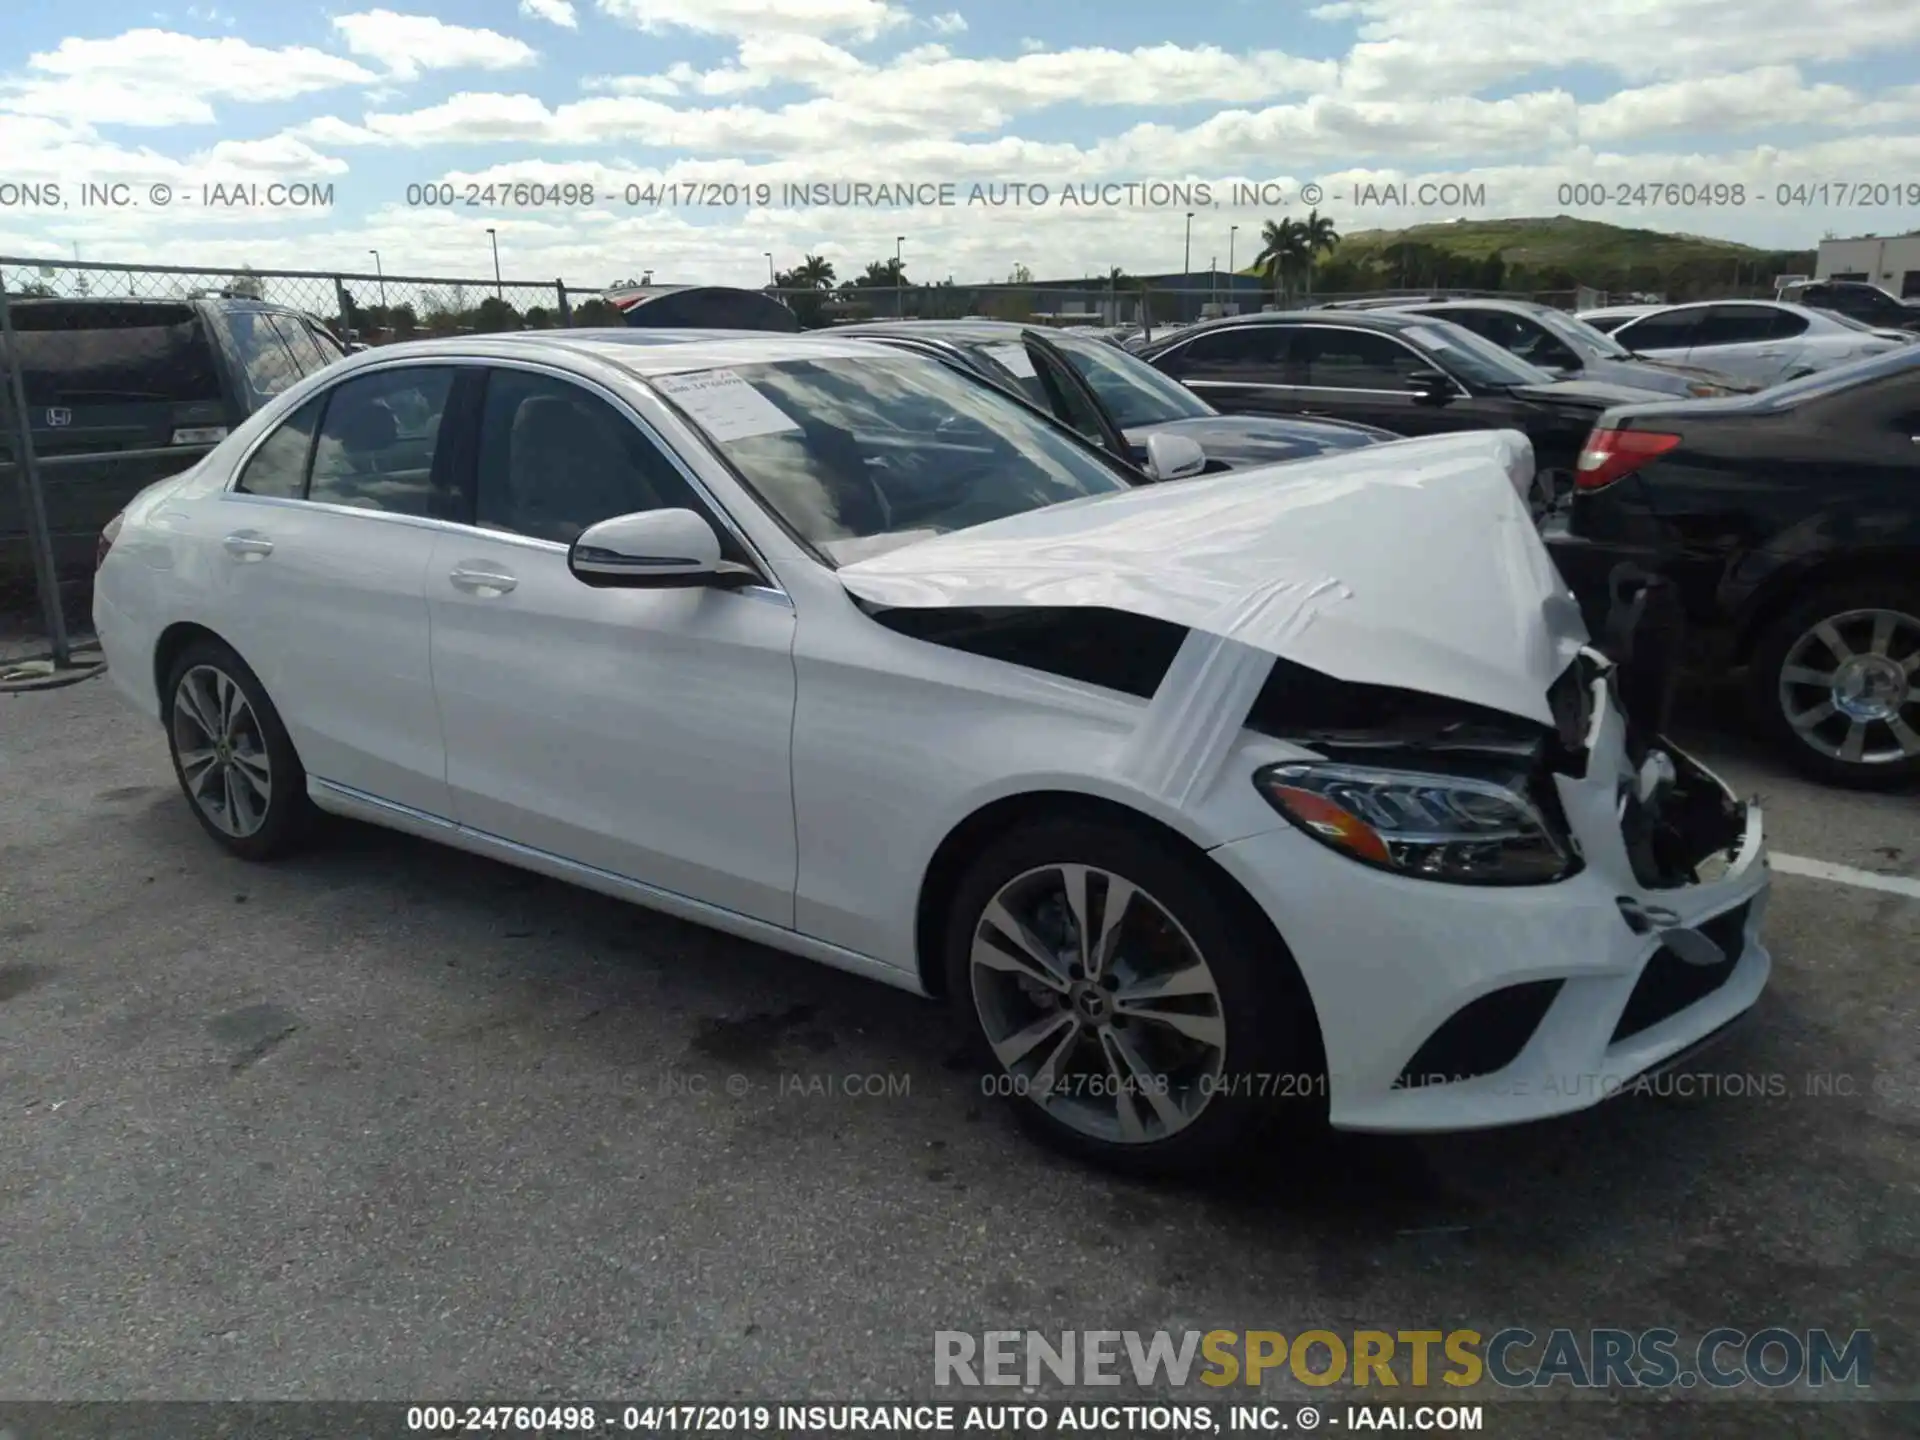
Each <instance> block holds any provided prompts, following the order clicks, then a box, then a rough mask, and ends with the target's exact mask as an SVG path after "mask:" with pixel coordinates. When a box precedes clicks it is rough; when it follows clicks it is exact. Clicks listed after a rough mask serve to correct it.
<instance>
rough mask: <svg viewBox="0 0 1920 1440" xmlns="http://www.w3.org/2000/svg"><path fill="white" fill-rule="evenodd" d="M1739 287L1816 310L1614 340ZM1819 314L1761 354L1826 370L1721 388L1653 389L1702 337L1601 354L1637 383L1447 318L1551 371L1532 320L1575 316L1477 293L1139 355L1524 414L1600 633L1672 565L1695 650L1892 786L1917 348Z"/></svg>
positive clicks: (1796, 731)
mask: <svg viewBox="0 0 1920 1440" xmlns="http://www.w3.org/2000/svg"><path fill="white" fill-rule="evenodd" d="M1743 308H1753V309H1756V310H1760V311H1762V312H1764V313H1766V314H1768V315H1775V316H1785V317H1787V318H1789V319H1792V320H1795V321H1796V322H1797V321H1798V320H1799V319H1801V318H1803V317H1804V316H1806V315H1812V314H1813V312H1808V311H1805V310H1804V307H1799V306H1794V305H1791V304H1781V305H1770V306H1769V305H1758V304H1755V305H1753V306H1751V307H1747V306H1746V305H1745V304H1744V302H1743V304H1742V305H1725V306H1723V305H1721V304H1719V303H1717V302H1716V303H1712V304H1708V305H1700V306H1677V307H1666V308H1663V309H1660V310H1657V311H1651V312H1649V313H1648V314H1647V315H1646V316H1645V317H1644V318H1642V319H1637V320H1632V321H1629V322H1628V323H1626V324H1624V325H1622V326H1621V327H1620V329H1618V330H1616V331H1615V332H1614V333H1615V335H1616V336H1619V337H1621V338H1622V340H1623V343H1624V340H1625V338H1626V337H1629V336H1630V335H1631V334H1632V333H1633V332H1634V331H1635V330H1638V329H1640V327H1642V326H1647V325H1655V324H1658V323H1660V322H1663V321H1665V320H1666V319H1667V318H1668V317H1677V319H1676V320H1675V322H1674V323H1676V324H1680V325H1685V326H1690V327H1693V326H1697V327H1699V328H1700V331H1701V333H1702V334H1703V335H1704V336H1706V337H1708V338H1710V337H1711V336H1712V335H1713V334H1714V333H1715V332H1714V331H1712V330H1711V329H1710V328H1708V327H1710V326H1711V325H1713V324H1714V323H1717V322H1716V318H1715V317H1716V315H1717V313H1718V312H1720V311H1722V310H1740V309H1743ZM1454 316H1459V317H1460V320H1461V322H1462V323H1450V321H1451V320H1452V317H1454ZM1827 318H1828V319H1833V318H1835V317H1827ZM1819 320H1820V317H1818V316H1815V317H1814V319H1813V320H1810V321H1808V325H1807V330H1806V331H1805V332H1803V333H1801V334H1800V335H1798V336H1796V337H1795V338H1793V339H1790V340H1788V341H1786V342H1783V344H1782V346H1781V347H1780V348H1781V350H1782V355H1781V356H1770V357H1762V358H1764V359H1766V360H1767V362H1768V363H1779V362H1782V361H1785V360H1787V359H1788V358H1789V357H1791V356H1795V355H1797V356H1798V357H1799V359H1800V361H1801V362H1805V361H1807V360H1808V359H1809V358H1810V357H1811V356H1812V355H1813V353H1814V352H1815V351H1816V349H1818V350H1820V353H1819V355H1818V359H1819V360H1820V362H1821V363H1820V368H1818V369H1816V370H1814V371H1813V372H1812V373H1811V374H1808V375H1805V376H1803V377H1801V378H1798V379H1794V380H1790V381H1787V382H1785V383H1776V384H1772V385H1769V386H1766V387H1764V388H1757V387H1756V386H1754V385H1753V384H1751V383H1749V384H1748V385H1746V386H1744V387H1738V388H1737V389H1736V387H1735V386H1734V385H1732V384H1727V385H1723V386H1720V387H1719V388H1721V389H1722V390H1725V391H1727V392H1729V393H1726V394H1724V395H1722V396H1721V397H1719V398H1688V397H1686V396H1683V395H1676V394H1672V393H1669V394H1664V395H1663V394H1658V393H1655V391H1654V389H1653V388H1652V387H1653V385H1655V384H1661V385H1665V386H1666V387H1667V388H1668V389H1669V390H1671V389H1672V388H1673V380H1672V377H1676V376H1677V377H1682V378H1683V379H1684V383H1685V387H1686V389H1688V390H1693V389H1695V382H1694V381H1693V379H1692V378H1690V376H1689V372H1687V371H1683V370H1677V369H1673V368H1672V366H1673V364H1674V361H1675V360H1677V359H1680V358H1684V359H1687V360H1697V359H1700V358H1702V354H1701V352H1702V351H1703V350H1707V349H1711V348H1712V347H1710V346H1703V345H1691V344H1690V345H1685V346H1674V347H1661V348H1662V349H1665V350H1666V351H1667V354H1668V355H1669V356H1671V357H1673V358H1672V359H1664V360H1663V359H1661V358H1660V355H1659V350H1656V351H1655V355H1654V358H1653V359H1652V360H1651V361H1649V360H1646V359H1644V358H1643V355H1642V352H1641V351H1639V350H1635V351H1634V352H1633V359H1631V360H1613V359H1612V357H1607V358H1608V360H1609V362H1610V363H1609V365H1608V368H1606V369H1603V370H1601V371H1600V373H1601V374H1607V375H1626V376H1629V377H1633V378H1635V379H1638V380H1644V381H1645V382H1646V383H1645V384H1644V385H1636V386H1635V387H1633V388H1631V389H1630V388H1627V387H1625V386H1621V385H1601V384H1598V383H1595V382H1593V381H1586V380H1581V381H1566V380H1556V379H1555V378H1554V376H1553V375H1550V374H1547V373H1546V372H1543V371H1541V370H1539V369H1538V368H1537V367H1535V366H1533V365H1531V364H1529V363H1528V362H1527V361H1526V360H1524V359H1522V358H1520V356H1519V355H1516V354H1514V353H1512V350H1509V349H1501V348H1499V347H1498V346H1496V345H1494V344H1491V343H1490V342H1488V341H1487V340H1485V339H1483V338H1481V335H1480V334H1475V333H1472V332H1471V331H1469V330H1467V329H1464V328H1462V324H1463V323H1464V322H1466V321H1472V322H1473V324H1474V326H1475V328H1476V329H1478V330H1479V331H1481V332H1482V333H1483V334H1484V333H1488V332H1491V333H1493V334H1495V335H1497V336H1498V337H1499V338H1501V339H1502V340H1504V341H1505V342H1506V343H1507V344H1508V345H1509V346H1511V347H1512V348H1513V349H1514V350H1520V351H1523V352H1529V353H1532V354H1535V355H1544V356H1545V357H1546V358H1550V359H1553V360H1555V361H1558V362H1560V365H1559V369H1560V371H1561V373H1565V372H1566V371H1567V370H1569V369H1570V368H1571V367H1570V366H1569V365H1567V363H1566V361H1567V358H1568V357H1567V355H1566V354H1563V353H1561V352H1559V351H1555V350H1551V349H1547V348H1545V346H1546V340H1545V337H1556V338H1558V337H1559V336H1561V335H1562V334H1563V333H1564V332H1565V331H1566V330H1568V329H1571V327H1572V326H1574V325H1575V324H1577V322H1573V321H1566V322H1564V324H1559V323H1556V322H1554V321H1553V320H1551V319H1549V318H1548V317H1545V316H1539V315H1534V314H1530V313H1529V310H1528V307H1524V306H1518V305H1511V304H1506V303H1502V302H1492V301H1477V300H1476V301H1451V302H1438V303H1415V304H1414V305H1413V306H1412V307H1411V309H1408V310H1389V309H1385V308H1374V309H1369V310H1364V311H1327V310H1315V311H1306V312H1301V313H1297V314H1272V315H1258V316H1247V317H1243V318H1237V319H1234V320H1226V321H1219V322H1215V323H1213V324H1209V325H1204V326H1198V327H1195V328H1194V329H1192V330H1189V331H1187V332H1184V333H1183V334H1181V335H1179V336H1177V337H1174V338H1173V339H1170V340H1168V341H1166V342H1164V343H1161V344H1158V345H1155V346H1152V347H1149V348H1148V349H1147V350H1146V351H1145V352H1144V355H1145V358H1146V359H1148V360H1149V361H1150V362H1151V363H1152V364H1154V365H1156V366H1159V367H1160V368H1162V369H1164V370H1165V371H1166V372H1167V373H1168V374H1170V375H1172V376H1175V377H1177V378H1179V379H1180V380H1182V381H1183V382H1185V383H1186V384H1188V385H1190V386H1192V387H1193V388H1195V389H1196V390H1198V391H1199V392H1200V393H1202V394H1203V395H1205V396H1206V397H1207V399H1208V400H1209V402H1210V403H1212V404H1213V405H1215V406H1216V407H1218V408H1220V409H1222V410H1226V411H1238V412H1245V413H1248V414H1257V415H1264V416H1270V417H1275V418H1278V417H1282V416H1286V415H1294V416H1305V417H1313V418H1320V417H1337V418H1343V419H1354V420H1361V421H1365V422H1367V423H1370V424H1374V425H1378V426H1380V427H1383V428H1386V429H1389V430H1392V431H1395V432H1396V433H1399V434H1403V435H1418V434H1431V433H1435V432H1437V431H1445V430H1462V429H1480V428H1490V427H1512V428H1515V429H1519V430H1521V431H1523V432H1524V433H1526V434H1527V436H1528V438H1529V439H1530V440H1531V441H1532V442H1533V447H1534V452H1535V456H1536V459H1537V462H1538V464H1539V465H1540V466H1541V467H1543V469H1549V470H1551V471H1561V470H1562V468H1563V467H1565V470H1564V473H1565V474H1566V475H1567V476H1568V477H1569V478H1570V479H1571V482H1572V483H1571V486H1570V490H1569V493H1568V494H1567V496H1566V499H1567V500H1568V501H1569V502H1570V503H1569V504H1568V505H1567V506H1565V507H1563V508H1561V509H1560V510H1559V512H1558V513H1556V514H1555V515H1553V516H1552V517H1551V518H1549V519H1548V520H1547V521H1546V531H1547V536H1548V540H1549V544H1550V549H1551V553H1552V554H1553V556H1554V559H1555V561H1556V563H1557V564H1558V565H1559V568H1560V569H1561V570H1562V572H1563V574H1564V575H1565V578H1566V579H1567V581H1568V582H1569V584H1570V585H1571V587H1572V588H1573V590H1574V592H1575V594H1576V595H1577V597H1578V598H1579V600H1580V603H1581V606H1582V609H1583V610H1584V611H1585V612H1586V616H1587V620H1588V624H1589V627H1590V628H1591V629H1593V630H1594V631H1595V633H1601V632H1602V631H1603V629H1604V626H1605V623H1606V617H1607V616H1608V615H1609V614H1611V613H1613V612H1614V609H1615V606H1616V604H1618V603H1619V601H1620V599H1621V595H1620V588H1621V584H1622V577H1637V578H1636V580H1635V583H1636V584H1643V583H1644V581H1645V580H1646V579H1647V578H1648V577H1654V578H1657V579H1659V580H1662V581H1665V582H1667V583H1668V584H1670V586H1671V587H1672V591H1673V593H1674V598H1675V600H1676V601H1677V605H1678V609H1679V612H1680V614H1679V618H1680V620H1681V621H1682V622H1683V624H1684V628H1685V631H1686V641H1685V652H1684V658H1685V661H1686V663H1687V665H1688V668H1690V669H1691V670H1693V671H1694V672H1696V673H1698V674H1700V675H1703V676H1707V677H1716V678H1717V677H1722V676H1728V675H1737V676H1739V677H1740V678H1741V679H1742V680H1743V682H1744V684H1745V685H1746V687H1747V694H1748V695H1749V696H1750V698H1751V701H1752V704H1753V706H1754V711H1755V714H1756V715H1757V716H1758V717H1759V718H1760V720H1761V723H1762V725H1763V726H1764V727H1765V729H1766V730H1767V731H1768V733H1769V734H1770V735H1772V737H1773V738H1774V739H1775V741H1776V742H1777V743H1778V745H1779V747H1780V750H1781V753H1782V754H1783V755H1784V756H1785V757H1786V758H1787V759H1789V760H1790V761H1792V762H1793V763H1795V764H1797V765H1798V766H1800V767H1801V768H1802V769H1804V770H1807V771H1808V772H1810V773H1812V774H1814V775H1816V776H1818V777H1820V778H1821V779H1824V780H1827V781H1830V782H1836V783H1842V784H1852V785H1902V784H1906V783H1909V782H1911V781H1913V780H1915V779H1920V578H1916V577H1920V347H1917V346H1914V345H1912V344H1909V343H1907V340H1906V339H1902V338H1894V337H1892V336H1881V335H1877V334H1874V333H1871V332H1864V331H1862V330H1859V329H1857V328H1855V327H1854V326H1853V322H1844V323H1836V324H1834V325H1831V326H1827V325H1825V324H1824V323H1816V322H1818V321H1819ZM1527 322H1532V323H1527ZM1536 325H1537V327H1538V328H1537V329H1536V328H1535V326H1536ZM1658 333H1660V334H1667V333H1669V332H1665V331H1662V332H1658ZM1730 348H1735V349H1737V348H1739V347H1738V346H1734V347H1730ZM1567 350H1568V352H1571V353H1572V354H1573V355H1575V356H1576V358H1580V359H1581V365H1580V368H1579V369H1578V370H1577V371H1574V372H1573V373H1576V374H1579V375H1582V376H1584V375H1587V374H1589V373H1592V371H1593V366H1594V361H1592V360H1589V359H1586V358H1584V356H1581V355H1580V352H1578V351H1575V350H1574V348H1573V345H1572V344H1571V343H1567ZM1715 358H1718V357H1717V355H1716V357H1715ZM1738 363H1740V362H1736V364H1738ZM1615 367H1617V368H1615ZM1693 373H1696V374H1697V373H1705V372H1693ZM1655 376H1658V377H1660V378H1659V379H1657V380H1656V379H1654V378H1653V377H1655Z"/></svg>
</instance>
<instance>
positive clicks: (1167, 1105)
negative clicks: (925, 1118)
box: [944, 817, 1327, 1173]
mask: <svg viewBox="0 0 1920 1440" xmlns="http://www.w3.org/2000/svg"><path fill="white" fill-rule="evenodd" d="M1116 900H1118V903H1119V905H1120V909H1119V910H1118V911H1117V912H1115V911H1114V904H1115V902H1116ZM1076 917H1077V918H1076ZM1016 932H1020V933H1016ZM944 941H945V960H946V974H947V985H948V994H949V996H950V997H951V998H952V1001H953V1003H954V1005H955V1007H956V1009H957V1010H958V1012H959V1014H960V1017H961V1023H962V1024H963V1025H964V1027H965V1029H966V1031H967V1033H968V1038H969V1041H970V1043H971V1045H972V1047H973V1049H974V1050H975V1052H976V1053H977V1055H978V1058H979V1060H980V1063H981V1066H982V1068H983V1070H984V1076H983V1081H982V1083H983V1087H984V1088H985V1089H986V1091H987V1092H988V1093H990V1094H997V1095H1001V1096H1004V1097H1005V1098H1006V1099H1007V1100H1008V1101H1009V1103H1011V1104H1012V1106H1013V1107H1014V1114H1015V1115H1016V1117H1017V1118H1018V1119H1019V1121H1020V1123H1021V1124H1022V1125H1023V1126H1024V1127H1025V1128H1027V1129H1028V1130H1029V1131H1031V1132H1032V1133H1034V1134H1035V1135H1037V1136H1038V1137H1039V1138H1041V1139H1042V1140H1044V1141H1046V1142H1047V1143H1048V1144H1050V1145H1053V1146H1055V1147H1057V1148H1059V1149H1062V1150H1065V1151H1067V1152H1068V1153H1070V1154H1073V1155H1076V1156H1078V1157H1080V1158H1083V1159H1087V1160H1091V1161H1094V1162H1096V1163H1099V1164H1102V1165H1107V1166H1112V1167H1115V1168H1119V1169H1123V1170H1127V1171H1134V1172H1148V1173H1182V1172H1195V1171H1203V1170H1207V1169H1210V1168H1213V1167H1215V1166H1217V1165H1218V1164H1220V1163H1221V1162H1222V1161H1223V1160H1226V1159H1227V1158H1229V1157H1231V1156H1234V1155H1235V1154H1237V1153H1243V1152H1244V1148H1245V1147H1246V1145H1247V1144H1248V1143H1249V1142H1250V1141H1252V1140H1253V1139H1255V1138H1256V1135H1257V1133H1258V1131H1259V1129H1260V1128H1261V1127H1262V1126H1263V1125H1264V1124H1265V1123H1266V1122H1269V1121H1270V1120H1272V1119H1273V1118H1275V1117H1277V1116H1282V1115H1284V1116H1286V1117H1287V1118H1289V1119H1297V1120H1302V1121H1306V1122H1309V1123H1314V1122H1318V1123H1324V1121H1325V1117H1326V1108H1327V1097H1326V1067H1325V1062H1324V1061H1323V1059H1322V1058H1321V1045H1320V1032H1319V1026H1318V1023H1317V1020H1316V1018H1315V1016H1314V1012H1313V1006H1312V1001H1311V999H1310V998H1309V997H1308V994H1307V990H1306V985H1305V983H1304V982H1303V981H1302V980H1301V978H1300V973H1299V970H1298V969H1297V967H1296V966H1295V965H1294V962H1293V958H1292V956H1291V955H1289V954H1288V953H1287V951H1286V947H1285V945H1284V944H1283V943H1281V941H1280V939H1279V937H1278V936H1277V935H1275V934H1274V933H1273V930H1272V927H1271V926H1269V925H1268V924H1267V923H1266V921H1265V919H1264V917H1263V916H1261V915H1260V914H1259V912H1258V911H1257V910H1255V909H1254V908H1253V905H1252V902H1251V901H1250V900H1248V899H1247V897H1246V896H1245V895H1244V894H1243V893H1242V892H1240V891H1239V890H1238V889H1237V888H1236V887H1235V886H1233V885H1232V884H1231V883H1230V882H1229V881H1228V879H1227V877H1226V876H1224V875H1223V874H1221V873H1220V872H1218V871H1217V870H1215V869H1214V867H1213V865H1212V862H1210V861H1208V860H1207V859H1206V858H1205V857H1203V856H1199V855H1196V854H1193V853H1191V852H1189V851H1187V850H1185V849H1184V848H1183V847H1181V846H1179V845H1178V844H1176V843H1174V842H1172V841H1170V840H1168V839H1165V838H1163V837H1160V836H1157V835H1154V834H1152V833H1151V832H1149V831H1147V830H1146V829H1145V828H1144V827H1141V828H1137V829H1136V828H1134V827H1132V826H1129V825H1126V824H1124V823H1116V822H1112V821H1107V820H1102V819H1093V818H1077V817H1061V818H1057V819H1050V820H1042V821H1037V822H1034V823H1032V824H1029V825H1024V826H1021V827H1019V828H1018V829H1015V830H1013V831H1011V832H1009V833H1007V834H1004V835H1002V836H1000V837H999V838H998V839H996V840H994V841H993V842H991V843H990V844H989V845H988V846H987V847H986V848H985V850H983V852H982V853H981V854H980V855H979V857H978V858H977V859H976V860H975V861H974V863H973V864H972V866H971V867H970V868H969V869H968V871H967V873H966V874H965V876H964V877H963V878H962V879H961V881H960V884H959V886H958V888H957V890H956V892H955V895H954V900H953V905H952V907H951V909H950V911H949V914H948V918H947V924H946V929H945V932H944Z"/></svg>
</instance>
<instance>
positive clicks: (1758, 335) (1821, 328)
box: [1613, 300, 1915, 385]
mask: <svg viewBox="0 0 1920 1440" xmlns="http://www.w3.org/2000/svg"><path fill="white" fill-rule="evenodd" d="M1613 338H1614V339H1615V340H1618V341H1619V342H1620V343H1621V344H1622V345H1624V346H1626V347H1627V349H1629V350H1631V351H1632V352H1633V353H1634V354H1635V355H1641V356H1645V357H1646V358H1648V359H1650V360H1669V361H1679V362H1681V363H1684V364H1688V365H1698V366H1702V367H1705V368H1706V369H1710V370H1717V371H1719V372H1720V373H1721V374H1723V375H1731V376H1734V377H1735V378H1736V379H1741V380H1750V381H1753V382H1754V383H1756V384H1759V385H1775V384H1778V383H1779V382H1780V381H1782V380H1791V379H1793V378H1794V377H1795V376H1797V375H1811V374H1813V372H1814V371H1816V370H1825V369H1826V368H1827V367H1828V366H1830V365H1839V364H1842V363H1844V362H1845V361H1848V360H1857V359H1859V358H1860V357H1861V356H1864V355H1877V354H1879V353H1881V352H1882V351H1885V350H1895V349H1898V348H1899V347H1900V346H1902V345H1905V344H1909V343H1911V342H1912V341H1913V339H1914V338H1915V337H1914V336H1912V335H1910V334H1905V333H1903V332H1901V331H1897V330H1875V329H1873V328H1871V327H1870V326H1866V325H1862V324H1861V323H1860V322H1859V321H1857V320H1851V319H1849V318H1848V317H1846V316H1845V315H1836V314H1834V313H1833V312H1831V311H1827V310H1815V309H1812V308H1810V307H1808V306H1805V305H1791V304H1787V303H1786V302H1784V301H1778V300H1707V301H1700V302H1697V303H1695V304H1691V305H1669V306H1665V307H1664V308H1662V309H1659V310H1655V311H1652V312H1650V313H1649V314H1646V315H1638V316H1635V317H1633V318H1632V319H1630V320H1627V321H1625V322H1624V323H1623V324H1621V325H1619V326H1617V327H1616V328H1615V329H1614V331H1613Z"/></svg>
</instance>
